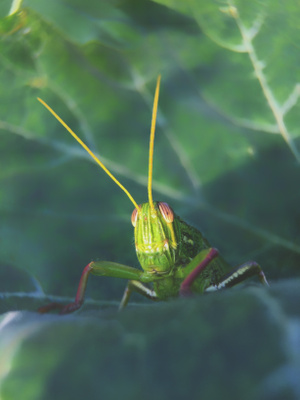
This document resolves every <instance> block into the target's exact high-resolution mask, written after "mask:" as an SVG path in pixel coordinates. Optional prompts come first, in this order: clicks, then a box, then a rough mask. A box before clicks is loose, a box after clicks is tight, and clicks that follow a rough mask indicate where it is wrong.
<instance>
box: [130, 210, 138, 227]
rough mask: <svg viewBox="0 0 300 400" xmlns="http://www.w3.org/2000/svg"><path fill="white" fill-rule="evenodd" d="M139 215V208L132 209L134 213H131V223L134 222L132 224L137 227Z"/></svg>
mask: <svg viewBox="0 0 300 400" xmlns="http://www.w3.org/2000/svg"><path fill="white" fill-rule="evenodd" d="M137 216H138V211H137V209H136V208H135V209H134V210H133V211H132V214H131V223H132V225H133V226H134V227H135V225H136V220H137Z"/></svg>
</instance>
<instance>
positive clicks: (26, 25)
mask: <svg viewBox="0 0 300 400" xmlns="http://www.w3.org/2000/svg"><path fill="white" fill-rule="evenodd" d="M10 7H11V2H10V1H2V2H1V4H0V17H1V19H0V38H1V40H0V54H1V57H0V102H1V103H0V134H1V144H0V156H1V169H0V182H1V185H0V212H1V224H0V244H1V245H0V262H1V268H0V276H1V282H0V300H1V302H0V304H1V311H2V312H3V313H5V312H7V313H6V314H3V317H2V318H3V319H2V322H0V331H1V329H2V333H3V336H2V339H0V351H2V355H0V358H1V359H4V356H5V363H3V366H2V367H0V379H1V378H2V386H0V393H1V394H0V397H1V396H2V398H3V399H4V400H8V399H15V398H16V393H15V392H14V387H18V388H20V387H23V388H24V391H23V397H22V399H25V400H26V399H27V398H28V399H35V398H37V399H40V398H43V399H47V398H57V399H59V398H64V399H65V398H68V397H70V396H71V390H72V384H71V381H70V379H71V378H70V376H74V368H75V366H76V367H77V370H76V374H78V375H76V377H77V376H78V379H77V380H76V382H75V383H74V387H73V389H74V393H77V394H78V397H77V398H82V393H83V392H80V391H79V389H78V382H80V377H81V376H82V377H83V378H84V385H83V386H82V387H83V388H85V391H87V390H88V389H87V386H88V384H89V382H90V379H89V377H91V376H92V378H93V381H94V382H95V383H94V384H93V385H92V389H91V390H92V392H93V393H94V390H95V391H96V389H97V388H98V385H97V383H98V375H96V372H98V371H101V372H100V375H102V376H104V377H105V382H106V383H105V385H104V386H102V388H103V390H109V388H111V386H113V389H114V390H115V389H116V388H119V389H120V391H122V398H129V397H130V398H141V397H143V398H147V397H146V395H145V392H146V393H150V392H151V390H154V392H153V393H155V394H156V396H154V397H156V398H166V397H167V398H182V397H180V396H181V395H182V393H183V392H182V390H183V389H182V388H183V387H184V386H185V387H186V390H187V391H188V390H190V394H191V393H196V392H197V388H198V385H199V386H201V387H202V389H203V391H202V392H199V393H201V394H202V397H201V398H202V399H205V398H213V397H214V396H215V398H216V396H217V394H218V392H217V390H218V384H217V383H212V382H222V384H221V383H220V386H221V387H222V388H224V387H225V386H226V385H228V386H227V389H228V390H227V391H226V393H227V394H228V396H231V397H230V398H231V399H233V398H242V397H241V396H242V395H243V398H249V399H250V398H259V397H257V396H258V393H259V395H260V396H262V397H261V398H272V399H274V398H277V397H275V395H274V392H272V390H271V389H272V385H273V387H274V382H275V381H276V382H277V385H278V393H279V394H280V395H282V393H285V397H284V398H285V399H289V398H294V397H293V396H294V395H295V396H296V395H297V394H299V384H298V386H297V384H295V381H294V380H293V376H294V374H296V375H297V371H298V370H297V368H299V349H298V348H297V346H298V347H299V343H298V342H297V341H296V342H293V340H292V339H293V338H294V337H295V335H296V336H297V334H299V323H298V319H299V312H298V310H296V311H295V315H293V316H290V315H288V314H287V313H286V309H294V303H295V304H296V303H297V296H298V292H299V290H298V289H297V288H299V281H298V280H297V279H296V278H297V277H299V276H300V269H299V263H300V244H299V237H300V234H299V222H300V213H299V200H300V189H299V185H298V182H299V178H300V173H299V162H300V144H299V136H300V128H299V126H300V124H299V101H298V96H299V93H300V90H299V82H300V77H299V75H300V72H299V67H298V66H299V61H300V52H299V41H298V39H297V38H298V37H299V18H300V15H299V14H300V9H299V7H297V6H296V4H295V3H294V2H293V1H292V0H287V1H285V2H284V5H283V4H281V3H280V2H272V1H267V0H264V1H262V2H249V1H246V0H234V1H233V0H223V1H216V2H211V1H209V0H203V1H199V0H189V1H186V2H182V1H179V0H164V1H156V2H153V1H146V0H142V1H141V0H123V1H117V0H113V1H111V0H110V1H101V2H99V1H96V0H91V1H89V2H82V1H79V0H64V1H62V0H53V1H51V2H50V1H47V0H30V1H29V0H28V1H23V3H22V5H21V7H20V9H19V10H18V11H17V12H15V13H13V14H11V15H8V14H9V10H10ZM159 73H161V74H162V87H161V95H160V102H159V118H158V124H157V125H158V126H157V136H156V142H155V160H154V194H155V198H156V199H157V200H163V201H167V202H169V203H170V204H171V205H172V206H173V208H174V209H175V211H176V213H177V214H178V215H180V216H181V217H182V218H183V219H185V220H186V221H188V222H189V223H191V224H193V225H195V226H197V227H198V228H199V229H201V230H202V231H203V233H204V234H205V236H206V237H207V238H208V239H209V240H210V242H211V243H212V244H213V245H214V246H215V247H217V248H219V250H220V251H221V252H222V254H223V255H224V257H225V258H226V259H228V261H229V262H231V263H232V264H233V265H234V264H238V263H241V262H243V261H246V260H247V259H251V258H252V259H255V260H257V261H258V262H259V263H260V264H261V265H262V266H263V269H264V271H265V272H266V275H267V277H268V279H269V280H270V281H271V283H273V284H272V286H274V285H275V289H273V291H272V292H270V293H269V294H268V293H265V292H264V291H263V290H261V289H259V290H258V292H257V293H259V295H257V293H256V292H252V288H250V289H245V290H242V291H238V290H237V291H233V292H232V294H227V293H226V294H223V293H220V294H218V295H216V297H214V296H208V297H205V298H197V299H193V300H191V301H185V302H180V301H178V302H174V303H170V304H164V305H149V306H148V305H147V306H143V305H140V307H138V306H137V305H135V306H133V309H132V310H130V311H128V312H125V313H124V315H121V316H116V315H115V313H114V310H115V303H114V302H115V301H116V300H118V299H120V298H121V295H122V291H123V290H124V286H125V282H122V281H119V280H112V279H100V278H98V279H97V278H94V279H91V281H90V282H89V285H88V297H91V298H93V299H98V300H101V302H100V306H99V308H100V309H101V310H102V309H104V311H103V313H104V316H103V315H102V311H100V312H99V313H100V315H98V313H97V312H96V311H95V309H94V308H93V309H92V310H91V311H89V307H86V308H84V309H83V310H82V311H81V312H79V313H77V314H76V315H74V316H71V317H68V318H60V317H56V316H45V317H43V318H41V317H40V316H39V315H37V314H34V313H26V312H23V313H22V312H18V313H17V314H11V313H9V311H12V310H16V311H18V310H25V309H26V310H28V309H31V310H35V309H36V308H37V307H38V305H40V304H42V302H43V299H44V294H43V292H46V293H47V294H48V295H50V296H55V295H56V296H73V295H74V294H75V291H76V286H77V284H78V280H79V277H80V274H81V271H82V269H83V267H84V266H85V265H86V264H87V263H88V262H89V261H90V260H92V259H107V260H110V261H117V262H121V263H125V264H129V265H132V266H138V262H137V259H136V256H135V253H134V248H133V245H132V244H133V239H132V235H133V233H132V227H131V224H130V215H131V212H132V205H131V203H130V202H129V201H128V200H127V198H126V196H124V194H123V193H122V192H121V191H120V189H119V188H118V187H116V186H115V184H114V183H113V182H112V181H111V180H110V179H109V178H108V177H107V176H106V175H105V174H104V173H103V172H102V171H101V170H99V168H98V167H97V166H95V165H94V164H93V161H92V160H91V159H90V158H89V157H88V156H87V155H86V154H85V152H84V150H82V149H81V148H79V146H78V145H77V143H75V142H74V140H73V139H72V138H71V137H70V136H69V134H68V133H67V132H66V131H65V130H64V128H63V127H61V126H60V125H59V124H58V123H57V121H56V120H55V119H54V118H53V117H52V116H51V115H50V114H49V113H47V111H46V110H45V109H44V108H43V107H42V106H41V105H40V104H39V103H38V102H37V100H36V97H37V96H39V97H41V98H42V99H44V100H45V101H46V102H47V103H49V104H50V105H51V107H53V108H54V109H55V111H56V112H57V113H58V114H59V115H60V116H61V117H62V118H63V119H64V120H65V121H66V122H67V123H68V124H69V125H70V126H71V127H72V129H73V130H74V131H76V132H77V133H78V135H79V136H80V137H81V138H82V139H83V140H84V141H85V142H86V143H87V144H88V145H89V146H90V147H91V149H92V150H94V151H95V152H96V153H97V154H98V155H99V156H100V157H101V159H102V160H103V161H104V163H105V164H106V166H107V167H108V168H109V169H110V170H111V171H112V172H113V173H114V174H115V175H116V176H118V178H119V179H120V181H121V182H122V183H123V184H124V185H125V186H126V188H127V189H128V190H129V191H130V192H131V194H132V195H133V197H134V198H135V200H136V201H137V202H138V203H140V202H144V201H146V195H147V191H146V183H147V157H148V154H147V152H148V140H149V128H150V119H151V107H152V101H153V95H154V87H155V81H156V77H157V75H158V74H159ZM284 278H290V279H295V282H289V283H285V282H284ZM275 280H278V283H277V284H275V283H274V281H275ZM297 285H298V286H297ZM276 288H277V289H276ZM249 290H250V291H249ZM253 293H256V294H255V295H254V294H253ZM288 294H289V296H288ZM249 298H251V300H250V301H249ZM275 299H276V300H275ZM64 300H65V299H64ZM133 300H136V301H138V302H139V304H141V303H143V302H144V300H143V299H140V298H139V297H134V299H133ZM104 301H111V302H110V303H108V304H110V307H109V308H108V310H110V311H105V310H106V306H105V305H107V303H105V302H104ZM91 303H92V302H91ZM262 304H263V306H262ZM286 304H287V305H288V306H287V307H286ZM111 308H112V310H111ZM135 308H136V309H135ZM227 310H228V313H227ZM95 317H96V318H95ZM147 321H148V322H147ZM166 322H167V323H166ZM147 324H149V326H148V325H147ZM153 327H155V329H154V328H153ZM258 327H262V328H261V331H258ZM274 327H275V328H274ZM152 329H154V331H151V330H152ZM74 331H76V332H77V333H76V335H73V333H74ZM131 332H132V333H131ZM145 332H146V333H145ZM123 333H124V334H125V336H124V337H123ZM128 335H129V336H128ZM70 337H72V340H70V341H69V339H70ZM236 337H238V338H239V339H240V338H244V339H243V340H244V342H240V344H239V345H238V347H236ZM11 338H13V345H11V343H12V342H10V339H11ZM58 338H59V340H58ZM114 338H115V339H114ZM257 338H259V340H260V342H259V344H258V345H257V347H256V345H255V343H256V341H255V340H256V339H257ZM269 338H270V340H268V339H269ZM102 340H103V342H102ZM114 340H115V341H114ZM251 340H252V341H253V342H251ZM66 343H68V345H66ZM114 343H118V345H117V346H114ZM8 344H10V345H8ZM124 346H125V347H124ZM186 346H189V347H188V350H187V348H186ZM295 346H296V348H295ZM75 347H76V349H79V350H76V352H74V350H73V349H74V348H75ZM8 349H9V350H8ZM61 349H64V351H60V350H61ZM95 349H96V350H97V351H96V350H95ZM111 349H113V350H112V351H116V349H118V352H117V355H115V356H114V357H113V359H112V360H110V357H111V352H110V350H111ZM136 349H138V350H136ZM237 349H238V350H237ZM291 349H293V350H294V352H295V359H293V360H292V359H291V358H289V357H290V353H289V352H292V351H291ZM297 349H298V350H297ZM163 350H165V353H164V354H165V358H164V362H163V363H160V361H159V360H160V359H161V358H160V354H161V353H162V352H163ZM41 351H45V353H44V354H45V355H44V356H43V360H42V362H41V364H40V365H41V368H40V370H39V371H40V372H39V375H38V376H37V377H36V379H35V380H32V379H29V380H28V377H29V375H30V373H32V374H34V372H33V369H32V370H31V369H30V368H33V366H34V365H35V366H36V365H37V364H35V360H37V359H38V358H39V357H40V354H41ZM243 351H245V354H242V353H243ZM252 353H253V354H256V355H257V357H256V356H255V357H256V358H255V357H254V356H253V357H254V358H255V360H254V358H253V359H252V360H251V361H249V360H250V359H249V357H250V356H251V355H252ZM103 354H105V356H103V358H101V357H102V356H101V355H103ZM190 354H192V356H190ZM69 357H70V359H69ZM76 357H77V358H78V360H80V359H81V358H82V359H83V360H84V361H80V362H79V361H78V360H76ZM89 357H90V358H91V361H90V364H89ZM231 357H234V360H235V363H236V364H234V366H233V367H232V369H229V370H228V371H226V365H227V364H226V363H227V362H228V363H230V359H231ZM28 359H31V360H33V361H31V362H32V367H30V368H29V369H28V374H29V375H28V376H26V374H25V375H24V374H23V372H22V371H23V370H24V365H28V361H27V360H28ZM128 359H131V361H130V362H131V363H132V364H131V365H134V367H133V372H132V374H131V370H130V369H128V367H127V363H128ZM107 360H110V362H111V363H110V364H109V368H108V369H107V370H106V368H105V367H106V365H107V362H108V361H107ZM210 360H211V361H210ZM148 361H149V365H148ZM293 362H294V363H295V365H296V367H295V365H294V364H293ZM98 363H100V364H99V365H98ZM174 363H177V364H178V365H177V367H176V368H175V367H174V369H173V367H172V368H171V367H170V366H171V365H173V364H174ZM209 363H211V364H209ZM208 364H209V365H210V368H209V369H207V370H205V368H204V366H206V365H208ZM241 365H242V366H243V368H244V369H243V368H241ZM297 365H298V367H297ZM63 367H64V368H63ZM148 368H149V369H148ZM168 368H171V370H170V371H172V372H170V373H168ZM91 370H92V371H93V373H92V375H91V373H90V371H91ZM103 371H105V373H104V375H103ZM114 371H118V372H117V373H116V376H117V377H118V379H117V381H114V379H113V378H114V377H115V375H114ZM182 371H184V374H183V372H182ZM223 371H226V372H227V374H225V375H224V377H225V378H224V379H225V380H224V381H222V378H221V376H222V373H223ZM278 371H279V372H278ZM295 371H296V372H295ZM272 373H273V375H272ZM63 374H66V375H67V376H68V378H66V379H65V376H64V378H62V375H63ZM123 374H124V375H123ZM276 374H279V376H281V377H282V381H280V380H278V379H277V378H276V377H277V375H276ZM132 375H133V376H132ZM163 376H166V379H164V380H163V379H162V377H163ZM152 377H153V378H152ZM183 377H184V379H183ZM201 377H203V380H201ZM209 377H211V379H212V381H209V380H208V378H209ZM268 377H269V378H268ZM272 377H273V378H272ZM274 377H275V378H274ZM185 379H186V381H184V380H185ZM230 379H235V382H236V381H237V382H238V384H236V383H235V384H234V385H233V384H232V383H231V382H230ZM268 379H269V380H268ZM272 379H273V380H272ZM274 379H275V381H274ZM137 380H138V382H139V385H140V386H139V385H137V386H136V381H137ZM15 382H18V385H17V386H14V385H15ZM25 382H26V386H25ZM46 382H47V383H46ZM66 382H67V384H65V386H64V383H66ZM69 382H70V384H69ZM121 382H122V384H121ZM153 382H154V383H153ZM174 382H175V383H176V382H178V385H177V389H176V385H175V386H174V387H173V383H174ZM184 382H187V383H186V384H185V383H184ZM204 382H206V383H205V384H204ZM270 382H271V383H272V384H271V383H270ZM214 385H215V387H214ZM233 386H234V387H235V388H236V391H235V392H232V391H230V390H231V389H232V388H233ZM45 387H46V388H47V393H48V394H46V391H45ZM54 387H62V388H63V389H62V390H61V394H60V395H58V393H57V392H55V390H54V389H53V388H54ZM286 387H288V389H287V388H286ZM155 388H157V390H156V391H155ZM290 388H292V389H290ZM18 390H19V389H18ZM214 390H216V391H215V392H214ZM282 390H283V391H282ZM285 390H286V392H285ZM297 390H298V392H297ZM76 391H77V392H76ZM211 391H212V392H211ZM79 393H81V397H79ZM99 393H100V394H101V392H99ZM112 393H114V392H112ZM163 393H167V394H168V395H167V396H166V397H164V394H163ZM186 393H188V392H186ZM100 394H99V395H100ZM47 396H48V397H47ZM49 396H50V397H49ZM59 396H60V397H59ZM72 396H73V398H76V395H75V394H73V393H72ZM114 396H115V397H113V395H110V394H107V393H106V392H103V393H102V397H104V398H116V395H115V393H114ZM176 396H177V397H176ZM209 396H210V397H209ZM247 396H248V397H247ZM268 396H269V397H268ZM270 396H271V397H270ZM272 396H273V397H272ZM289 396H290V397H289ZM151 397H153V396H151ZM90 398H98V397H97V396H96V394H93V395H91V396H90ZM223 398H225V396H224V397H223ZM228 398H229V397H228ZM280 398H282V397H278V399H280Z"/></svg>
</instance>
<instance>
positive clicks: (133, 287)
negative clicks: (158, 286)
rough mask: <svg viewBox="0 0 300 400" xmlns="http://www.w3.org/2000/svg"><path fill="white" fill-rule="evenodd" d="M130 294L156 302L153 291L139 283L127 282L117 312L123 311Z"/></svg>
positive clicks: (155, 295)
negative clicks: (139, 295) (134, 293)
mask: <svg viewBox="0 0 300 400" xmlns="http://www.w3.org/2000/svg"><path fill="white" fill-rule="evenodd" d="M132 292H137V293H139V294H141V295H143V296H145V297H147V298H148V299H150V300H158V298H157V294H156V293H155V291H154V290H152V289H150V288H148V287H147V286H145V285H144V284H143V283H142V282H140V281H135V280H131V281H129V282H128V284H127V287H126V289H125V292H124V295H123V298H122V300H121V303H120V305H119V311H121V310H123V308H125V307H126V306H127V304H128V301H129V298H130V296H131V293H132Z"/></svg>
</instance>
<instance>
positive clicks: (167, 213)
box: [158, 201, 174, 223]
mask: <svg viewBox="0 0 300 400" xmlns="http://www.w3.org/2000/svg"><path fill="white" fill-rule="evenodd" d="M158 208H159V211H160V213H161V215H162V216H163V217H164V220H165V221H166V222H168V223H171V222H173V221H174V212H173V210H172V208H171V207H170V206H169V204H167V203H164V202H162V201H159V202H158Z"/></svg>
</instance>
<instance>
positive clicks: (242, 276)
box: [205, 261, 269, 292]
mask: <svg viewBox="0 0 300 400" xmlns="http://www.w3.org/2000/svg"><path fill="white" fill-rule="evenodd" d="M254 276H257V277H258V278H259V280H260V282H261V283H262V284H264V285H266V286H269V284H268V281H267V279H266V276H265V274H264V272H263V270H262V269H261V267H260V265H259V264H257V262H255V261H247V262H245V263H244V264H242V265H239V266H238V267H236V268H234V269H233V270H232V271H230V272H229V273H228V274H226V275H224V276H223V277H222V279H221V280H220V282H219V283H218V284H216V285H212V286H209V287H208V288H206V290H205V291H206V292H211V291H215V290H219V289H223V288H228V287H232V286H235V285H237V284H238V283H240V282H243V281H244V280H246V279H248V278H252V277H254Z"/></svg>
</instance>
